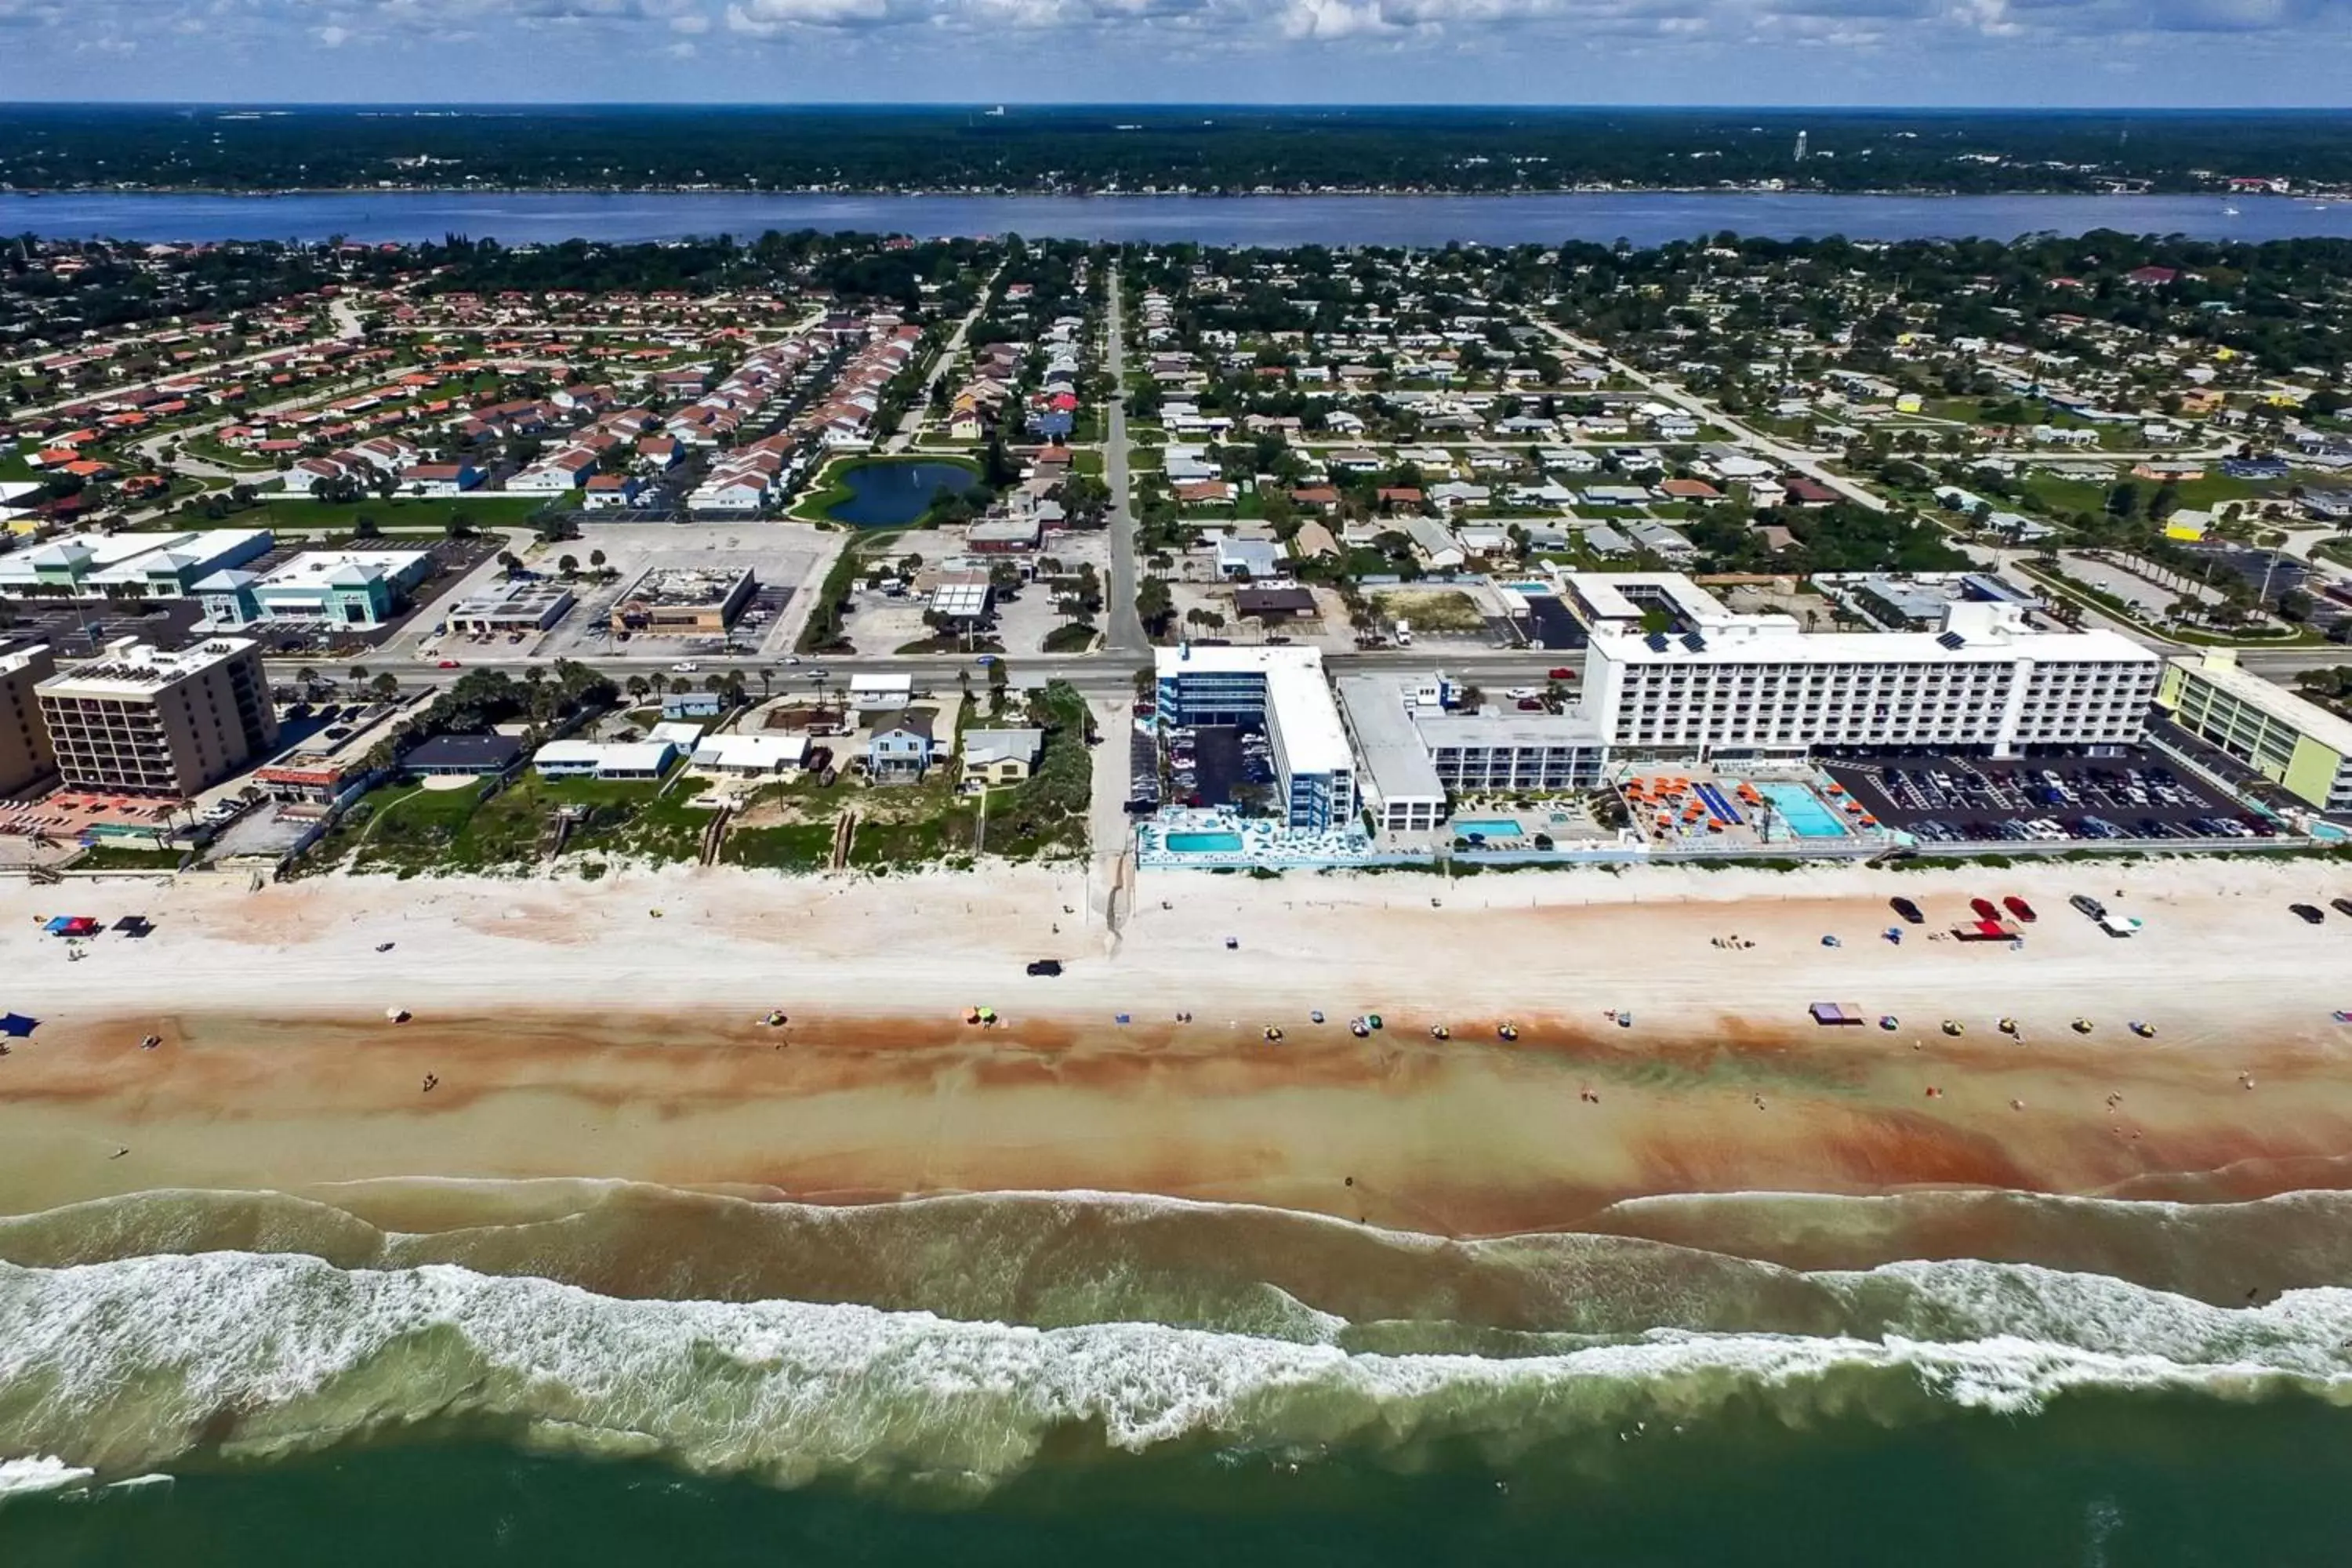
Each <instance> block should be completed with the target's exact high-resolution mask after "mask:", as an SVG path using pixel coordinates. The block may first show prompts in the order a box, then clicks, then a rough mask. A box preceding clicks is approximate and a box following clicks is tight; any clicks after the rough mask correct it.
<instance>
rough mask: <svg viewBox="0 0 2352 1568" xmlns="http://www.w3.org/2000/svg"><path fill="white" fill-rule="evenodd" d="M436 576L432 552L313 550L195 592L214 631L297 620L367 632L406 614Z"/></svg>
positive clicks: (203, 582) (218, 578)
mask: <svg viewBox="0 0 2352 1568" xmlns="http://www.w3.org/2000/svg"><path fill="white" fill-rule="evenodd" d="M432 575H433V552H431V551H429V550H306V551H304V552H301V553H300V554H299V555H297V556H295V557H294V558H293V559H292V560H290V561H288V562H285V563H281V564H279V565H277V566H273V567H271V568H270V569H269V570H268V572H265V573H261V574H254V573H251V572H243V571H235V570H231V571H224V572H215V573H213V574H210V575H209V576H206V577H204V578H201V579H199V580H198V581H197V582H196V584H195V585H194V591H195V593H196V595H197V596H198V597H199V598H201V599H202V600H203V601H204V605H205V622H206V624H208V625H210V626H224V627H235V626H252V625H254V624H255V623H257V622H260V621H298V622H301V623H304V624H306V625H310V624H324V625H326V626H344V627H359V628H362V629H364V628H371V627H374V626H382V625H383V623H384V622H385V621H387V620H389V619H391V618H392V617H393V616H395V615H397V614H399V612H400V611H401V610H402V609H403V608H404V607H405V605H407V603H408V596H409V595H411V594H412V593H414V592H415V590H416V588H417V586H418V584H422V583H423V582H424V581H425V579H426V578H428V577H430V576H432Z"/></svg>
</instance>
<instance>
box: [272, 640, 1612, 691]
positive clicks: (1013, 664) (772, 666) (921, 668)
mask: <svg viewBox="0 0 2352 1568" xmlns="http://www.w3.org/2000/svg"><path fill="white" fill-rule="evenodd" d="M800 658H801V662H800V663H798V664H793V665H787V664H784V663H782V661H781V660H778V659H774V658H761V657H758V656H754V655H748V654H739V655H723V654H696V655H694V656H692V657H691V658H690V659H672V658H659V657H656V658H583V659H581V660H579V661H578V662H579V663H582V664H584V665H586V666H588V667H589V668H592V669H595V670H599V671H601V672H603V673H604V674H605V675H607V676H609V677H611V678H612V679H614V680H615V681H626V680H627V679H629V677H631V676H632V675H642V676H645V677H646V678H647V679H652V678H655V677H659V678H661V679H669V678H670V676H671V674H672V673H673V672H672V670H671V668H670V667H671V666H672V665H673V664H676V663H691V664H693V666H694V667H695V668H694V670H693V673H692V674H691V675H690V676H688V679H691V680H693V681H694V682H696V683H697V684H699V683H700V682H701V680H702V679H703V678H705V677H706V676H711V675H724V674H726V673H727V672H729V671H730V670H736V671H740V672H741V674H742V676H743V678H744V679H745V681H746V682H747V683H748V684H749V685H750V686H751V688H752V689H753V690H754V691H756V690H757V689H758V688H759V674H758V672H759V671H761V670H763V669H764V670H766V671H767V672H768V675H769V680H770V683H771V689H772V690H774V691H779V692H782V691H792V690H794V689H803V688H809V687H813V686H814V684H815V679H814V678H815V672H816V671H818V670H823V671H824V684H825V687H826V689H828V690H838V689H841V687H842V686H843V685H844V684H845V683H846V682H847V680H848V679H849V678H850V677H851V676H853V675H911V676H913V677H914V678H915V679H916V683H917V684H918V685H919V686H921V685H929V686H931V687H933V688H937V687H940V686H943V685H952V684H954V682H955V679H956V676H957V674H958V672H960V671H961V672H965V673H969V674H970V675H971V683H972V687H973V689H975V690H979V689H984V688H985V687H986V686H987V684H988V669H987V667H986V666H985V665H982V664H981V663H980V662H979V661H978V660H977V659H974V658H968V657H966V656H964V655H961V654H908V655H903V656H902V655H898V654H888V655H864V654H851V655H845V656H841V657H834V656H831V655H824V654H803V655H802V656H800ZM1323 658H1324V662H1325V663H1326V664H1327V665H1328V666H1329V667H1330V668H1332V670H1333V671H1334V672H1335V673H1346V672H1349V671H1358V670H1382V669H1385V670H1431V669H1443V670H1444V671H1445V672H1446V673H1447V674H1449V675H1454V676H1457V677H1460V678H1464V679H1471V680H1475V681H1480V682H1489V683H1491V682H1494V681H1498V680H1511V681H1525V682H1529V683H1532V684H1535V685H1541V684H1542V683H1543V679H1544V672H1545V671H1546V670H1548V669H1551V668H1557V667H1558V666H1559V664H1560V663H1561V662H1563V661H1566V662H1567V663H1569V664H1570V665H1571V666H1576V665H1580V663H1581V662H1582V661H1581V659H1580V658H1578V657H1577V656H1575V655H1571V654H1566V653H1561V652H1559V651H1558V650H1554V651H1552V652H1549V653H1545V652H1542V651H1540V650H1537V651H1529V650H1526V649H1520V648H1448V649H1446V650H1444V651H1443V652H1440V651H1438V650H1436V649H1422V648H1373V649H1370V650H1367V651H1364V652H1355V651H1352V650H1351V651H1348V652H1327V653H1325V654H1324V656H1323ZM549 662H551V661H549V660H546V659H526V658H505V659H500V658H481V659H462V660H460V661H459V663H458V666H457V668H455V669H444V668H441V666H440V664H439V663H438V662H437V661H436V660H433V659H415V658H370V657H369V656H368V655H366V654H364V653H362V654H360V655H357V656H356V657H353V658H349V659H325V658H271V659H269V660H268V670H269V675H270V679H272V680H273V681H283V682H288V683H291V682H292V681H294V680H295V679H297V678H298V677H299V674H300V672H301V671H303V670H305V669H309V670H312V671H314V672H316V673H317V674H320V675H322V676H330V677H331V676H337V675H340V674H341V673H342V672H343V671H344V670H347V669H349V668H352V667H353V666H358V667H360V668H364V669H365V670H366V671H367V672H368V674H369V675H370V676H377V675H390V676H393V677H394V678H396V679H398V680H399V681H400V682H401V683H402V684H403V685H404V686H412V687H415V686H447V685H449V684H451V683H452V682H454V681H456V680H457V679H460V678H461V677H463V676H464V675H465V674H466V673H467V671H469V670H476V669H498V670H504V671H505V672H507V673H508V674H509V675H516V676H520V674H521V673H522V671H523V670H525V669H527V668H531V667H532V666H533V665H539V666H541V667H544V666H545V665H546V664H548V663H549ZM1003 662H1004V665H1005V668H1006V671H1007V673H1008V674H1009V675H1010V676H1011V678H1012V679H1013V682H1014V684H1016V685H1020V686H1042V685H1044V684H1045V682H1047V681H1049V680H1066V681H1068V682H1069V683H1070V684H1071V685H1073V686H1075V687H1076V688H1077V689H1079V690H1081V691H1083V692H1085V693H1086V694H1087V695H1088V696H1090V697H1112V696H1122V697H1124V696H1132V695H1133V693H1134V690H1135V678H1136V676H1137V675H1139V673H1141V672H1142V671H1144V670H1146V669H1148V668H1150V663H1151V661H1150V655H1149V654H1147V653H1137V654H1109V653H1093V654H1039V655H1032V656H1023V655H1009V656H1006V657H1005V658H1004V661H1003Z"/></svg>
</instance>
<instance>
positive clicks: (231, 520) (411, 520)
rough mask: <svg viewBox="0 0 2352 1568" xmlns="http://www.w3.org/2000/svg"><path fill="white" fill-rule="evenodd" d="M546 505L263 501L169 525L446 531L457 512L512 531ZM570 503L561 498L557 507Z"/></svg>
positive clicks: (478, 500)
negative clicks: (209, 518) (364, 522)
mask: <svg viewBox="0 0 2352 1568" xmlns="http://www.w3.org/2000/svg"><path fill="white" fill-rule="evenodd" d="M544 500H546V498H545V497H543V496H509V495H499V494H497V493H495V492H492V493H489V494H486V495H478V496H450V497H446V498H445V497H440V496H395V497H394V498H393V499H392V500H377V499H376V498H374V497H373V496H371V497H370V498H368V499H367V500H363V501H356V502H354V503H352V505H350V506H338V505H335V504H332V503H331V502H328V501H322V500H310V498H309V497H307V496H305V497H298V498H292V499H288V500H276V499H265V500H262V501H261V502H260V504H258V505H257V506H255V507H253V508H252V509H251V510H247V511H233V512H231V513H229V515H228V516H226V517H225V518H223V519H221V520H220V521H218V522H206V521H205V520H204V519H202V518H183V517H178V516H173V517H172V518H170V519H168V520H166V521H169V522H170V524H171V525H172V526H173V527H174V528H182V527H185V528H205V527H210V528H286V529H303V530H309V529H316V528H332V529H335V530H338V531H348V530H349V529H350V528H351V526H352V524H353V523H354V522H356V521H358V520H359V519H360V518H361V517H362V516H366V517H372V518H373V519H375V521H376V526H377V527H379V528H385V529H394V528H417V529H424V528H430V529H442V528H446V527H447V526H448V525H449V520H450V519H451V518H452V517H455V516H456V515H457V513H459V512H464V513H465V514H466V515H467V517H468V518H471V519H472V520H473V521H474V523H475V525H476V526H477V527H480V528H490V527H499V526H509V525H512V524H515V523H520V522H525V521H529V520H530V516H531V514H532V513H534V512H536V511H537V510H539V509H540V506H541V503H542V502H543V501H544ZM565 500H566V498H563V497H558V498H557V502H558V504H559V505H561V504H564V503H565Z"/></svg>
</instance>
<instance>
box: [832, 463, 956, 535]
mask: <svg viewBox="0 0 2352 1568" xmlns="http://www.w3.org/2000/svg"><path fill="white" fill-rule="evenodd" d="M835 478H836V479H838V480H839V482H840V483H841V485H842V486H843V488H845V489H847V490H848V491H849V494H848V495H847V496H846V497H845V498H844V499H842V500H838V501H835V503H834V504H833V505H831V506H829V507H827V508H826V509H825V513H824V515H825V516H827V517H829V518H831V519H833V520H834V521H835V522H850V523H856V525H857V526H858V527H860V528H903V527H904V526H906V525H907V524H908V523H910V522H914V521H917V520H919V518H921V516H922V515H923V514H924V513H925V512H927V511H929V510H930V509H931V501H932V499H933V498H934V497H936V496H937V495H938V494H939V493H940V491H941V490H947V491H949V492H950V493H951V494H955V495H961V494H962V493H963V492H964V491H965V490H968V489H971V487H972V486H973V485H974V484H977V483H978V482H979V477H978V476H977V475H975V474H974V473H973V472H972V471H971V469H970V468H965V467H964V466H963V465H962V464H961V463H926V462H914V463H899V462H871V463H853V464H851V465H850V466H849V467H847V468H844V469H843V470H842V471H841V472H840V473H839V474H838V475H836V476H835Z"/></svg>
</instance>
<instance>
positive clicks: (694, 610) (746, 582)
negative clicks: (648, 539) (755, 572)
mask: <svg viewBox="0 0 2352 1568" xmlns="http://www.w3.org/2000/svg"><path fill="white" fill-rule="evenodd" d="M759 586H760V584H758V582H757V581H755V580H754V579H753V577H752V575H751V571H750V569H748V568H745V567H717V568H705V567H700V566H654V567H648V568H647V569H646V571H645V572H644V573H642V574H639V576H638V578H637V580H636V581H635V582H634V583H632V584H629V586H628V588H627V590H626V591H625V593H623V594H622V595H621V596H620V597H619V598H618V599H616V600H614V602H613V630H614V631H615V632H628V633H631V634H633V635H635V636H637V637H721V636H724V635H725V634H726V631H727V628H728V627H729V626H733V625H734V624H735V617H736V616H738V615H740V614H741V613H742V609H743V606H744V605H747V604H749V603H751V595H753V594H754V593H756V592H758V591H759Z"/></svg>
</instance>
